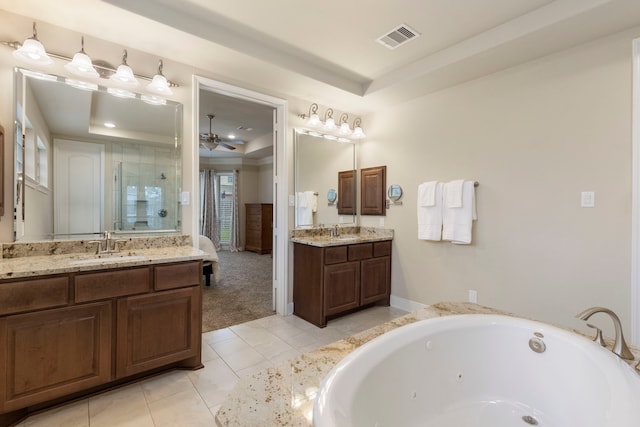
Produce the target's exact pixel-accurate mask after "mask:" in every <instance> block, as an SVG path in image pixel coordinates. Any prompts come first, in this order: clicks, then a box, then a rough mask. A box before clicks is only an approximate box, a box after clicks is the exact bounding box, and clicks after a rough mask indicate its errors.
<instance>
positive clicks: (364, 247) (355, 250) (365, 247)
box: [349, 243, 373, 261]
mask: <svg viewBox="0 0 640 427" xmlns="http://www.w3.org/2000/svg"><path fill="white" fill-rule="evenodd" d="M372 256H373V244H371V243H360V244H358V245H350V246H349V261H357V260H359V259H367V258H371V257H372Z"/></svg>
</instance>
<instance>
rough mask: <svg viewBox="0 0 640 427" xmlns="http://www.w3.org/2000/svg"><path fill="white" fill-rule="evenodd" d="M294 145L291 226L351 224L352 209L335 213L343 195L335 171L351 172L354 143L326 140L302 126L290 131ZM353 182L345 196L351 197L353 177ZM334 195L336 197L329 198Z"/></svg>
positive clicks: (354, 191) (354, 158)
mask: <svg viewBox="0 0 640 427" xmlns="http://www.w3.org/2000/svg"><path fill="white" fill-rule="evenodd" d="M294 144H295V145H294V150H295V185H294V187H295V227H296V228H298V229H300V228H310V227H317V226H320V225H328V224H346V225H355V224H356V212H355V209H354V210H353V211H350V212H349V214H347V215H340V214H339V213H338V205H339V201H340V198H341V197H345V196H346V194H345V192H344V191H340V189H339V188H340V187H339V182H338V173H339V172H343V171H355V169H356V148H355V144H353V143H342V142H339V141H338V140H336V139H326V138H324V137H323V136H322V135H321V134H320V133H318V132H314V131H308V130H306V129H295V130H294ZM353 185H354V188H353V189H352V190H353V191H352V192H351V194H350V195H349V197H353V198H355V194H356V188H355V185H356V183H355V180H354V181H353ZM331 190H334V191H331ZM334 195H335V196H336V197H337V200H336V199H334V200H333V201H330V200H329V199H330V198H332V199H333V196H334ZM330 196H331V197H330ZM353 205H355V199H354V201H353Z"/></svg>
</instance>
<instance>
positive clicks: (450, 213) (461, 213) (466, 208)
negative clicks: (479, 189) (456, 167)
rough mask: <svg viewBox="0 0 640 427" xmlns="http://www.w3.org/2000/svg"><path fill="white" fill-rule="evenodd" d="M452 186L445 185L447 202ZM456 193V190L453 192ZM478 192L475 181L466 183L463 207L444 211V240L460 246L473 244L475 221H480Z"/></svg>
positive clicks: (444, 190) (444, 195) (463, 192)
mask: <svg viewBox="0 0 640 427" xmlns="http://www.w3.org/2000/svg"><path fill="white" fill-rule="evenodd" d="M450 188H451V187H450V186H448V185H445V186H444V189H443V199H444V200H447V197H448V194H447V193H448V192H449V190H450ZM453 191H454V192H455V191H456V190H455V189H454V190H453ZM475 194H476V191H475V187H474V182H473V181H464V183H463V185H462V206H461V207H457V208H449V207H447V206H444V207H443V209H442V240H450V241H451V242H452V243H455V244H459V245H468V244H470V243H471V230H472V227H473V220H475V219H478V216H477V214H476V200H475V199H476V197H475Z"/></svg>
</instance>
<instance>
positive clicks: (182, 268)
mask: <svg viewBox="0 0 640 427" xmlns="http://www.w3.org/2000/svg"><path fill="white" fill-rule="evenodd" d="M153 275H154V279H155V289H156V290H157V291H159V290H164V289H176V288H186V287H187V286H199V285H201V284H202V264H201V262H200V261H191V262H183V263H179V264H164V265H157V266H155V267H154V269H153Z"/></svg>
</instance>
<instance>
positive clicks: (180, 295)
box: [116, 286, 202, 378]
mask: <svg viewBox="0 0 640 427" xmlns="http://www.w3.org/2000/svg"><path fill="white" fill-rule="evenodd" d="M200 292H201V289H200V286H194V287H190V288H184V289H178V290H173V291H164V292H158V293H155V294H147V295H139V296H133V297H128V298H122V299H120V300H118V319H117V321H118V330H117V341H116V346H117V348H116V376H117V377H118V378H122V377H126V376H129V375H133V374H136V373H138V372H143V371H147V370H149V369H154V368H158V367H160V366H164V365H168V364H171V363H174V362H179V361H182V360H185V359H189V358H196V359H197V358H198V357H199V356H200V342H201V338H200V333H201V330H202V325H201V320H200V316H201V312H202V303H201V298H200ZM195 364H196V365H199V364H200V362H199V360H198V361H197V362H196V363H195Z"/></svg>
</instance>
